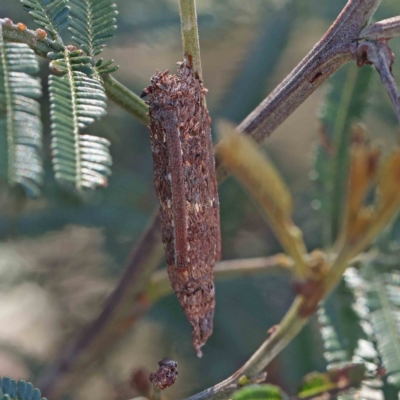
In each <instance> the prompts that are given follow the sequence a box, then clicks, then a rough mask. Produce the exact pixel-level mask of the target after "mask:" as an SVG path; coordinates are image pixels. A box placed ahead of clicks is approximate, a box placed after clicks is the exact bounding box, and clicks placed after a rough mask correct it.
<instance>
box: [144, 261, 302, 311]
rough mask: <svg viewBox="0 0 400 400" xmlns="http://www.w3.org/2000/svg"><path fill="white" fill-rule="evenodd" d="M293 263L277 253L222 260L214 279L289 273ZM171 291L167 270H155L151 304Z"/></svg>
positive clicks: (149, 294)
mask: <svg viewBox="0 0 400 400" xmlns="http://www.w3.org/2000/svg"><path fill="white" fill-rule="evenodd" d="M293 264H294V263H293V260H292V259H291V258H289V257H288V256H286V255H285V254H277V255H275V256H271V257H261V258H249V259H243V260H229V261H220V262H218V263H217V264H215V268H214V279H215V281H222V280H226V279H235V278H243V277H250V276H260V275H269V274H275V273H287V274H289V273H290V272H291V270H292V268H293ZM170 293H172V288H171V284H170V281H169V277H168V272H167V270H166V269H162V270H159V271H156V272H154V273H153V275H152V276H151V278H150V281H149V283H148V286H147V289H146V297H147V301H148V302H149V303H150V304H154V303H155V302H156V301H158V300H160V299H161V298H163V297H165V296H167V295H168V294H170Z"/></svg>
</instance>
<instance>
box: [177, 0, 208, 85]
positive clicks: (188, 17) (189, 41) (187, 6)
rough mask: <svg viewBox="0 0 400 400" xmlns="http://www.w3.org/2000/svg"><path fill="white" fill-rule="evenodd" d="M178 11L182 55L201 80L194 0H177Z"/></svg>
mask: <svg viewBox="0 0 400 400" xmlns="http://www.w3.org/2000/svg"><path fill="white" fill-rule="evenodd" d="M179 12H180V15H181V30H182V45H183V55H184V56H185V58H186V60H187V62H188V65H189V67H190V68H191V69H192V70H193V73H194V75H195V77H196V78H197V79H199V80H200V81H202V80H203V72H202V69H201V59H200V43H199V30H198V27H197V13H196V0H179Z"/></svg>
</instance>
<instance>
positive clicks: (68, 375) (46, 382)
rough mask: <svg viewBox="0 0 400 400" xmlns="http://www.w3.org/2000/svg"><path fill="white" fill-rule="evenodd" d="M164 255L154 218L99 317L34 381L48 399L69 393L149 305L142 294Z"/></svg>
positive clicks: (158, 227)
mask: <svg viewBox="0 0 400 400" xmlns="http://www.w3.org/2000/svg"><path fill="white" fill-rule="evenodd" d="M163 253H164V249H163V246H162V243H161V238H160V226H159V222H158V218H153V219H152V221H151V222H150V224H149V225H148V227H147V229H146V230H145V232H144V234H143V236H142V237H141V239H140V240H139V241H138V242H137V243H136V246H135V247H134V249H133V250H132V253H131V255H130V257H129V259H128V262H127V265H126V268H125V272H124V273H123V274H122V276H121V278H120V281H119V283H118V285H117V286H116V288H115V289H114V291H113V293H112V294H111V295H110V297H109V298H108V299H107V301H106V303H105V305H104V308H103V310H102V312H101V314H100V315H99V316H98V318H96V320H94V321H93V322H92V323H91V324H89V325H88V326H87V327H86V328H85V329H84V330H83V331H82V332H80V334H79V335H78V337H77V338H76V339H75V340H74V342H73V343H72V344H71V345H70V346H67V347H65V348H64V349H63V350H62V352H61V354H60V355H59V357H58V358H57V359H56V360H55V362H54V363H53V364H52V365H50V366H49V368H48V369H47V370H46V371H45V372H44V374H43V375H42V376H41V377H40V378H39V380H38V381H37V384H38V386H39V387H40V389H41V391H42V393H46V395H47V396H49V398H57V397H61V395H62V394H63V393H65V392H66V391H67V390H69V388H70V387H71V386H70V385H71V382H72V381H74V380H75V379H76V378H78V377H81V376H82V372H83V371H84V370H85V369H86V368H87V367H88V366H89V365H91V364H92V362H93V360H94V359H95V358H96V357H97V356H98V355H99V354H102V353H104V350H105V349H106V348H108V347H110V346H111V345H112V344H113V343H115V342H116V341H117V340H118V339H120V338H121V336H123V335H124V334H125V333H126V332H127V331H128V330H129V329H130V327H131V325H132V323H133V322H134V321H135V319H136V318H137V317H138V316H142V315H143V313H144V312H145V311H146V310H147V309H148V304H147V301H146V299H145V297H143V295H142V293H143V292H144V290H145V288H146V284H147V282H148V281H149V280H150V276H151V274H152V273H153V271H154V270H155V269H156V268H157V266H158V265H159V263H160V259H161V258H162V255H163ZM72 372H73V373H72Z"/></svg>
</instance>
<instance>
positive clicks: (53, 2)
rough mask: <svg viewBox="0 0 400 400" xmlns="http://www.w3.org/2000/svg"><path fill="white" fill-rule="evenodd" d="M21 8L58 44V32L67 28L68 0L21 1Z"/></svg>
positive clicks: (59, 39)
mask: <svg viewBox="0 0 400 400" xmlns="http://www.w3.org/2000/svg"><path fill="white" fill-rule="evenodd" d="M21 1H22V3H23V7H24V9H25V10H26V11H28V12H29V14H31V16H32V17H33V19H34V20H35V22H36V23H37V24H38V25H39V26H41V27H43V28H44V29H46V30H47V31H48V32H50V34H51V36H52V37H53V39H54V40H57V41H59V42H62V41H61V38H60V36H59V32H61V31H62V30H63V29H65V28H66V27H67V26H68V16H69V7H68V6H67V4H68V0H21Z"/></svg>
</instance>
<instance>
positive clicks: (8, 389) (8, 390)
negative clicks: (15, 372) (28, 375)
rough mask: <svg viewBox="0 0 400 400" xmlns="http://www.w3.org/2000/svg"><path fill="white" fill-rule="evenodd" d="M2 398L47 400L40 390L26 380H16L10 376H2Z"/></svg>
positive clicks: (5, 399)
mask: <svg viewBox="0 0 400 400" xmlns="http://www.w3.org/2000/svg"><path fill="white" fill-rule="evenodd" d="M0 399H2V400H46V399H45V398H44V397H42V396H41V393H40V390H39V389H35V388H34V387H33V385H32V384H31V383H28V382H25V381H18V382H15V381H14V380H13V379H10V378H7V377H5V378H0Z"/></svg>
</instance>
